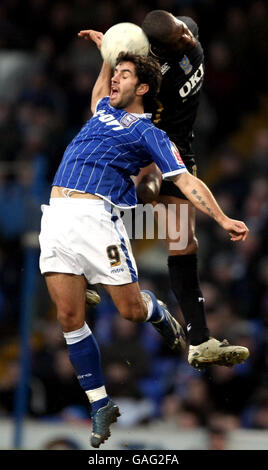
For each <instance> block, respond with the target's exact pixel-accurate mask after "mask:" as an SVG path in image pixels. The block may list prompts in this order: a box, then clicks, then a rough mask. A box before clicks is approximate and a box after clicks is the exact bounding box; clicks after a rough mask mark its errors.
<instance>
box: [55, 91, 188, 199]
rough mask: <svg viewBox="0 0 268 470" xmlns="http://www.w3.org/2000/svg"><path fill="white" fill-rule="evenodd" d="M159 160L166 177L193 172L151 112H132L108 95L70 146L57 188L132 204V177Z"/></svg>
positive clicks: (64, 157) (56, 178)
mask: <svg viewBox="0 0 268 470" xmlns="http://www.w3.org/2000/svg"><path fill="white" fill-rule="evenodd" d="M152 162H155V163H156V165H157V166H158V167H159V169H160V171H161V172H162V175H163V178H169V177H173V176H175V175H177V174H179V173H183V172H185V171H187V169H186V167H185V165H184V163H183V161H182V159H181V157H180V154H179V152H178V150H177V148H176V147H175V145H174V144H173V143H172V142H170V140H169V138H168V137H167V135H166V133H165V132H164V131H162V130H160V129H157V128H156V127H155V126H154V125H153V123H152V122H151V120H150V115H148V114H132V113H128V112H126V111H124V110H122V109H117V108H114V107H112V106H111V105H110V104H109V97H104V98H102V99H101V100H100V101H99V102H98V103H97V106H96V111H95V113H94V115H93V116H92V118H91V119H89V120H88V121H87V122H86V124H85V125H84V126H83V127H82V129H81V131H80V132H79V133H78V134H77V135H76V137H74V139H73V140H72V141H71V143H70V144H69V145H68V147H67V148H66V150H65V152H64V155H63V158H62V161H61V163H60V165H59V168H58V170H57V173H56V175H55V178H54V181H53V186H63V187H66V188H70V189H76V190H78V191H82V192H88V193H92V194H96V195H98V196H100V197H102V198H103V199H107V200H109V201H110V202H111V203H112V204H114V205H116V206H118V207H122V208H127V207H129V208H131V207H135V206H136V204H137V196H136V190H135V186H134V183H133V181H132V179H131V175H137V174H138V173H139V171H140V169H141V168H143V167H145V166H147V165H149V164H150V163H152Z"/></svg>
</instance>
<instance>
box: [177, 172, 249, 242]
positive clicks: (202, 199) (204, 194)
mask: <svg viewBox="0 0 268 470" xmlns="http://www.w3.org/2000/svg"><path fill="white" fill-rule="evenodd" d="M173 181H174V183H175V184H176V186H178V188H179V189H180V190H181V191H182V192H183V193H184V194H185V196H187V198H188V199H189V200H190V201H191V202H192V203H193V204H194V206H195V207H196V208H197V209H199V210H201V211H202V212H204V213H205V214H208V215H209V216H210V217H212V218H213V219H215V220H216V222H218V224H219V225H220V226H221V227H222V228H223V229H224V230H226V232H228V233H229V235H230V237H231V240H232V241H234V242H235V241H240V240H242V241H245V240H246V238H247V236H248V233H249V229H248V228H247V226H246V225H245V224H244V222H242V221H240V220H234V219H230V218H229V217H228V216H227V215H226V214H224V212H223V211H222V210H221V208H220V206H219V205H218V203H217V201H216V199H215V198H214V196H213V194H212V193H211V191H210V190H209V188H208V187H207V186H206V185H205V183H204V182H203V181H202V180H200V179H199V178H196V177H195V176H193V175H191V173H189V172H185V173H182V174H180V175H178V176H177V177H176V178H175V179H174V180H173Z"/></svg>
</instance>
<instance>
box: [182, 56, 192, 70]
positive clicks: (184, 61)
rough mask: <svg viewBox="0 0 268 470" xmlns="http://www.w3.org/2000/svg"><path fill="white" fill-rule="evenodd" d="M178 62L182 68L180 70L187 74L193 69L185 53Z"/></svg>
mask: <svg viewBox="0 0 268 470" xmlns="http://www.w3.org/2000/svg"><path fill="white" fill-rule="evenodd" d="M179 64H180V67H181V68H182V70H183V71H184V73H185V75H188V74H189V73H190V72H191V71H192V69H193V66H192V64H191V62H190V61H189V59H188V57H187V55H184V56H183V58H182V60H181V61H180V62H179Z"/></svg>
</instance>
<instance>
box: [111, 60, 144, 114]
mask: <svg viewBox="0 0 268 470" xmlns="http://www.w3.org/2000/svg"><path fill="white" fill-rule="evenodd" d="M137 85H138V77H137V75H136V70H135V65H134V64H133V63H132V62H120V63H119V64H118V65H117V66H116V68H115V69H114V74H113V76H112V80H111V93H110V105H111V106H113V107H115V108H120V109H125V108H127V107H128V106H129V105H131V104H132V103H133V102H134V101H135V99H136V88H137Z"/></svg>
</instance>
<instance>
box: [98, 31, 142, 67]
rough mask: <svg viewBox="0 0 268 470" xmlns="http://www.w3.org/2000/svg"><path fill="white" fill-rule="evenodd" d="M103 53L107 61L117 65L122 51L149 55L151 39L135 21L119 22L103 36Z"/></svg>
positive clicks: (113, 65) (112, 65)
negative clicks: (149, 39)
mask: <svg viewBox="0 0 268 470" xmlns="http://www.w3.org/2000/svg"><path fill="white" fill-rule="evenodd" d="M100 51H101V55H102V58H103V60H104V61H105V62H107V63H108V64H110V65H111V67H115V64H116V59H117V57H118V55H119V53H120V52H122V51H124V52H131V53H132V54H139V55H141V56H147V55H148V53H149V41H148V39H147V36H146V35H145V33H144V32H143V30H142V29H141V28H140V27H139V26H137V25H136V24H133V23H118V24H116V25H114V26H112V27H111V28H109V29H108V30H107V31H106V33H105V34H104V36H103V38H102V43H101V49H100Z"/></svg>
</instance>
